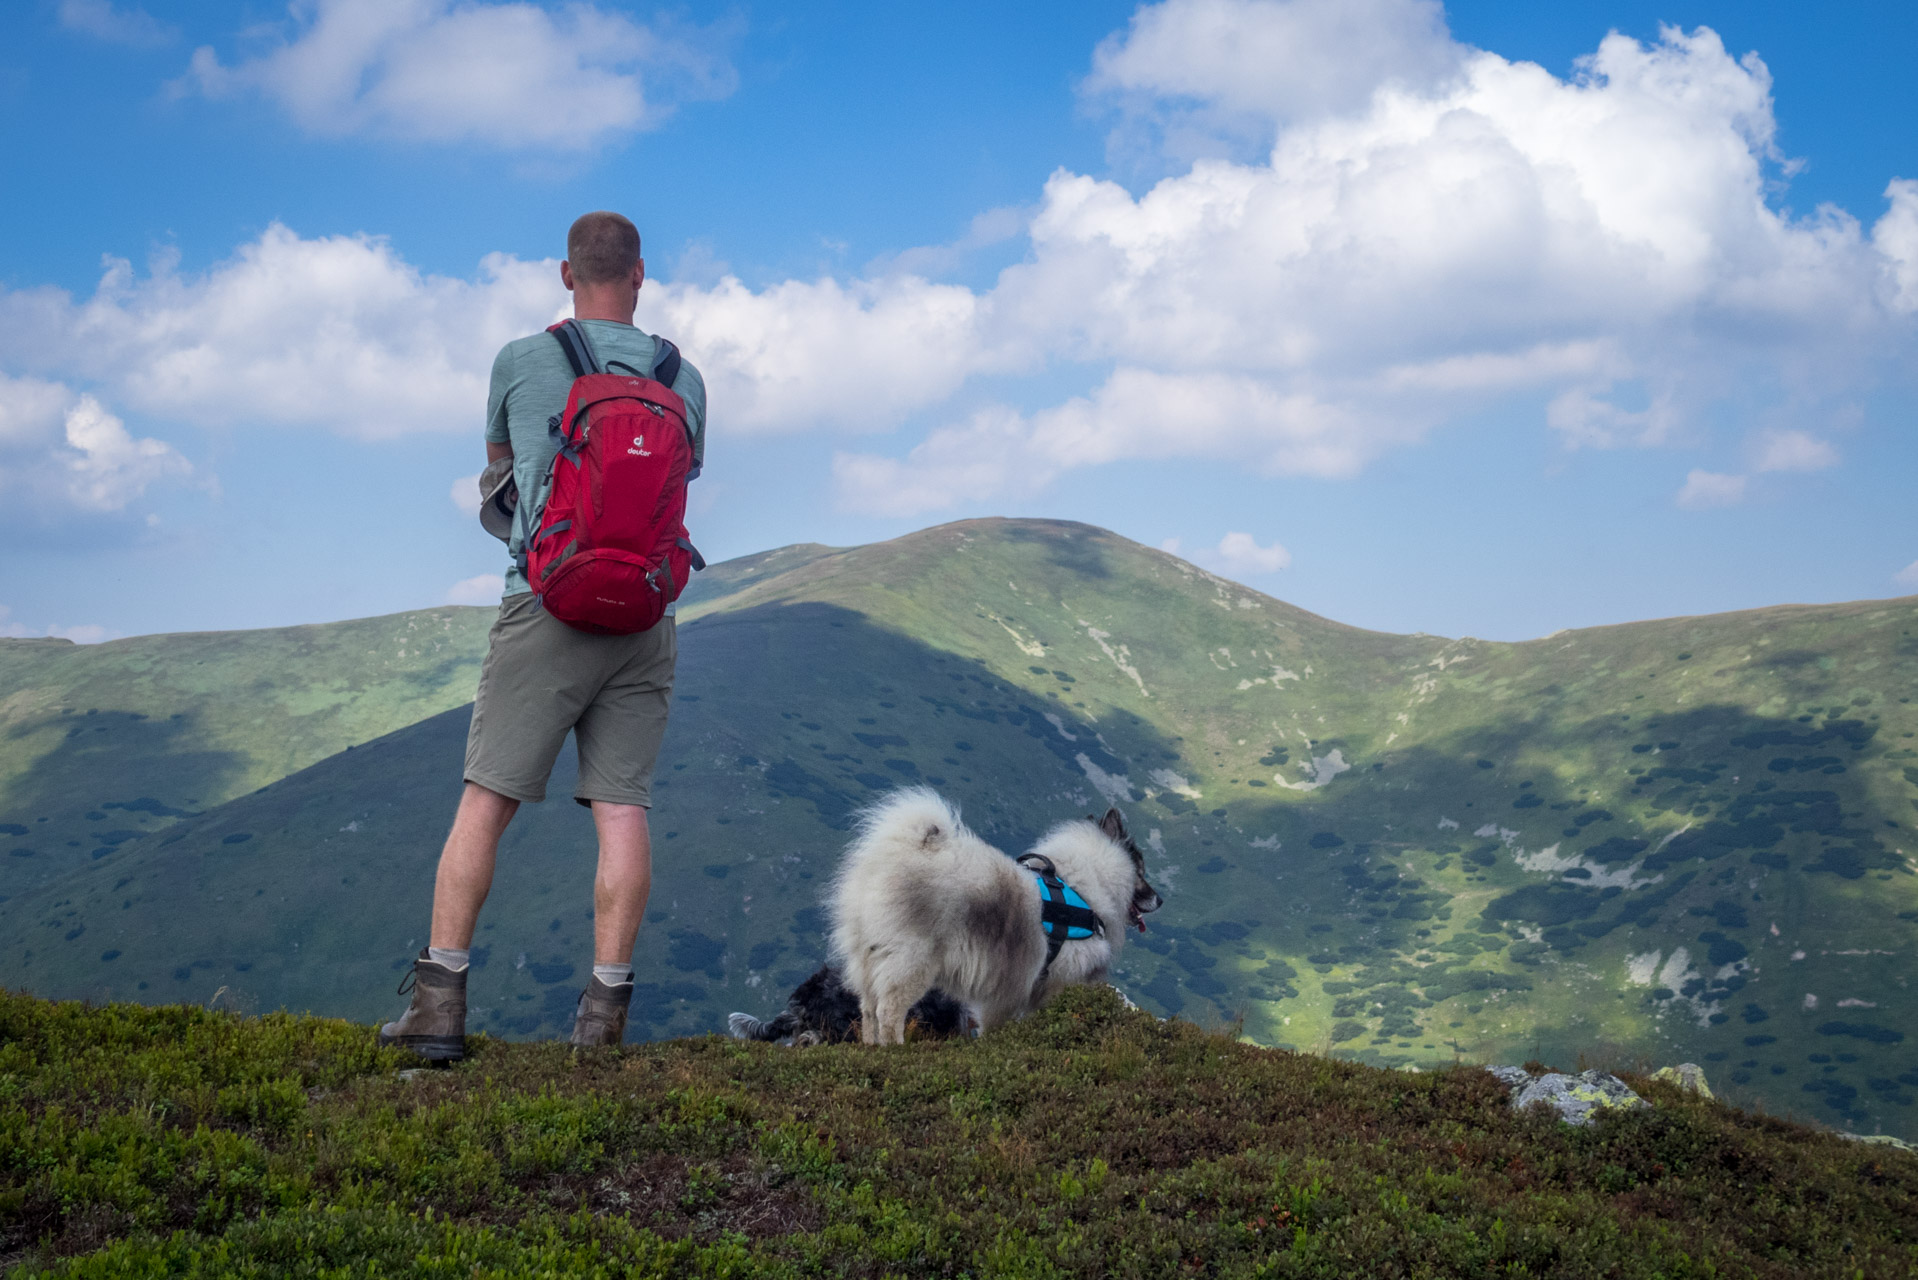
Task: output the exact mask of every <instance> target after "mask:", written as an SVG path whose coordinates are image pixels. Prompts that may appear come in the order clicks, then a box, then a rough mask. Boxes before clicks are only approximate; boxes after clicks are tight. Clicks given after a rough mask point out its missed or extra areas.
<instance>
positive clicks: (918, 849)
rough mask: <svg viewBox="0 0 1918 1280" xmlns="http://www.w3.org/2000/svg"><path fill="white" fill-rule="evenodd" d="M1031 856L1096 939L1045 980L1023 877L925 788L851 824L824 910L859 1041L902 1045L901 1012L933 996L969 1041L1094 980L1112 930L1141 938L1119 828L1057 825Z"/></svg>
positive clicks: (1133, 863)
mask: <svg viewBox="0 0 1918 1280" xmlns="http://www.w3.org/2000/svg"><path fill="white" fill-rule="evenodd" d="M1032 852H1033V853H1035V854H1043V855H1044V856H1045V857H1047V858H1049V859H1051V861H1052V864H1053V866H1054V867H1056V868H1057V870H1058V873H1059V875H1060V876H1061V877H1062V878H1063V879H1064V880H1065V881H1066V882H1067V883H1068V884H1070V885H1071V886H1072V887H1073V888H1074V889H1076V890H1078V891H1079V893H1080V894H1081V895H1082V896H1083V897H1084V898H1085V900H1086V902H1087V904H1088V905H1090V906H1091V908H1092V909H1093V910H1094V911H1096V912H1097V913H1098V914H1099V917H1100V919H1101V920H1102V921H1103V922H1104V924H1105V926H1106V927H1105V932H1104V934H1103V936H1095V937H1091V938H1085V939H1080V940H1076V941H1072V942H1068V943H1066V944H1065V946H1064V947H1063V948H1062V949H1061V951H1060V952H1059V956H1058V958H1057V959H1056V960H1055V961H1054V962H1053V965H1052V968H1051V970H1050V971H1046V968H1045V965H1046V938H1045V934H1044V932H1043V930H1042V929H1041V926H1040V904H1039V894H1038V890H1037V887H1036V886H1035V884H1034V883H1033V873H1032V872H1031V871H1030V870H1028V869H1026V868H1024V867H1021V866H1020V865H1019V864H1018V863H1016V862H1014V861H1013V860H1012V859H1011V858H1009V857H1007V856H1006V855H1005V854H1004V853H1001V852H1000V851H999V850H998V849H995V848H993V847H992V846H991V845H989V844H987V843H986V842H985V841H984V840H981V839H980V838H979V837H978V836H976V835H974V834H973V833H972V832H971V831H969V830H967V828H966V826H965V824H963V823H962V822H960V820H959V814H958V812H957V811H956V810H954V809H953V807H952V806H951V805H950V804H948V803H947V802H946V801H945V800H944V799H942V798H940V797H939V796H938V795H937V794H935V793H934V792H932V791H930V790H927V789H925V788H913V789H911V790H906V791H900V792H897V793H895V794H894V795H893V796H891V797H890V798H888V799H887V800H885V801H883V802H881V803H880V804H879V805H878V806H876V807H875V808H873V809H871V810H869V811H868V812H867V813H866V814H864V815H863V817H862V818H861V820H860V824H859V834H858V837H857V838H856V839H855V840H854V841H853V843H852V847H851V848H849V849H848V850H847V851H846V857H845V860H844V862H843V863H841V865H840V869H839V875H838V877H837V879H836V880H835V881H834V884H833V890H832V898H831V907H832V915H833V932H832V940H833V951H834V955H835V957H836V959H837V961H838V963H839V965H840V967H841V971H842V972H843V974H844V975H845V981H846V984H847V985H848V986H850V987H851V988H852V989H853V990H854V991H856V992H858V994H859V1025H860V1039H861V1040H862V1041H864V1042H865V1043H867V1044H898V1043H902V1042H903V1041H904V1039H905V1029H906V1013H907V1010H908V1009H909V1008H911V1006H912V1005H913V1004H914V1002H915V1001H917V1000H918V999H919V997H921V996H922V995H924V994H925V993H926V992H927V991H928V990H930V989H931V988H933V987H938V988H940V989H941V990H943V991H945V992H946V993H947V994H948V995H950V996H952V997H954V998H955V999H957V1000H960V1001H963V1002H964V1003H965V1004H966V1005H967V1006H969V1007H970V1008H971V1009H972V1010H973V1011H974V1014H975V1016H976V1017H977V1018H978V1022H979V1026H980V1030H981V1031H982V1032H983V1031H991V1030H992V1029H993V1028H995V1027H998V1026H1000V1025H1002V1024H1004V1023H1006V1022H1008V1021H1010V1020H1011V1019H1013V1018H1016V1017H1019V1016H1020V1015H1021V1014H1024V1013H1026V1012H1028V1011H1029V1010H1031V1009H1034V1008H1036V1007H1038V1005H1040V1004H1041V1003H1043V1002H1044V1001H1045V1000H1046V999H1048V998H1049V997H1050V996H1051V995H1052V994H1053V993H1054V992H1056V991H1058V990H1059V989H1060V988H1061V987H1064V986H1066V985H1068V984H1070V983H1074V982H1098V981H1102V980H1103V979H1104V978H1105V975H1106V973H1107V971H1108V970H1109V969H1110V968H1111V966H1112V961H1113V958H1114V957H1115V956H1116V955H1117V954H1118V952H1119V948H1120V947H1122V946H1123V945H1124V943H1125V937H1124V930H1125V925H1126V923H1127V922H1128V921H1130V922H1131V923H1133V924H1136V925H1138V926H1139V927H1140V928H1142V929H1143V928H1144V924H1143V921H1142V917H1143V915H1144V913H1145V912H1148V911H1154V910H1157V909H1158V907H1159V902H1160V900H1159V895H1158V894H1157V893H1156V892H1154V891H1153V889H1152V886H1151V885H1149V884H1147V883H1146V881H1145V873H1144V865H1143V859H1142V857H1141V855H1140V853H1139V850H1138V847H1137V846H1136V845H1134V844H1132V842H1131V840H1130V839H1128V838H1127V837H1126V834H1125V823H1124V821H1123V819H1121V818H1120V816H1119V813H1118V811H1117V810H1111V811H1109V812H1108V813H1107V814H1106V816H1105V818H1104V819H1103V820H1101V821H1099V822H1093V821H1091V820H1085V821H1075V822H1067V823H1062V824H1060V825H1059V826H1057V827H1055V828H1053V830H1052V831H1051V832H1049V833H1048V834H1047V835H1046V836H1045V838H1044V839H1042V840H1041V841H1040V842H1039V843H1038V845H1036V846H1035V847H1034V849H1033V851H1032ZM1042 972H1044V974H1045V977H1044V981H1043V983H1042V982H1041V980H1040V976H1041V973H1042Z"/></svg>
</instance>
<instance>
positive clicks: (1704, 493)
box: [1675, 468, 1745, 511]
mask: <svg viewBox="0 0 1918 1280" xmlns="http://www.w3.org/2000/svg"><path fill="white" fill-rule="evenodd" d="M1744 500H1745V477H1744V476H1734V475H1726V474H1724V473H1723V472H1718V471H1700V470H1697V469H1696V468H1694V469H1693V470H1692V471H1690V472H1688V473H1687V474H1686V476H1685V484H1684V486H1683V487H1682V488H1680V489H1679V491H1678V497H1677V498H1676V499H1675V501H1677V503H1678V505H1679V506H1681V507H1688V508H1690V509H1691V510H1694V511H1702V510H1705V509H1707V508H1709V507H1730V506H1736V505H1737V504H1738V503H1740V502H1743V501H1744Z"/></svg>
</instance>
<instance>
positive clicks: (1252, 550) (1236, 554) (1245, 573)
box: [1202, 533, 1292, 578]
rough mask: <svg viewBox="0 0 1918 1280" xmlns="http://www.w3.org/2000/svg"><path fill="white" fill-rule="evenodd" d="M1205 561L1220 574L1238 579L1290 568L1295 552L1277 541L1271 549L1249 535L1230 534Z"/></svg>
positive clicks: (1220, 540)
mask: <svg viewBox="0 0 1918 1280" xmlns="http://www.w3.org/2000/svg"><path fill="white" fill-rule="evenodd" d="M1202 560H1203V561H1204V562H1205V563H1207V564H1208V565H1209V566H1210V567H1212V568H1215V569H1217V570H1218V571H1219V572H1220V573H1223V574H1226V575H1227V576H1229V577H1234V578H1238V577H1249V576H1251V575H1254V574H1262V573H1277V572H1278V571H1279V570H1281V569H1285V568H1289V567H1290V566H1291V564H1292V553H1291V552H1290V551H1287V550H1286V549H1285V548H1284V547H1283V546H1281V545H1279V544H1278V543H1276V542H1274V543H1273V544H1272V545H1271V546H1269V547H1268V546H1262V545H1260V543H1259V541H1258V540H1257V539H1256V538H1254V537H1253V536H1252V535H1251V534H1249V533H1228V534H1226V535H1225V537H1223V538H1221V539H1219V545H1218V547H1217V548H1215V549H1214V550H1213V551H1212V553H1211V554H1210V555H1209V556H1207V557H1202Z"/></svg>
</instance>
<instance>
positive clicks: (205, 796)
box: [0, 608, 492, 894]
mask: <svg viewBox="0 0 1918 1280" xmlns="http://www.w3.org/2000/svg"><path fill="white" fill-rule="evenodd" d="M491 624H492V610H490V609H456V608H447V609H428V610H422V611H419V612H416V613H401V614H395V615H393V616H391V617H386V618H364V619H360V620H358V621H354V622H339V623H331V624H328V625H324V626H305V627H282V628H276V629H273V630H264V631H229V632H198V633H191V634H181V635H160V636H140V637H136V638H134V639H130V640H116V641H112V642H111V643H108V644H100V645H86V646H82V645H75V644H70V643H68V642H66V641H62V640H0V852H4V853H5V854H6V855H8V856H7V858H6V861H5V864H4V865H5V873H6V874H5V883H4V884H0V893H8V894H11V893H15V892H17V891H18V890H19V889H20V888H21V887H23V886H26V885H31V884H34V883H39V882H44V881H46V880H49V879H52V878H57V877H58V876H60V875H63V874H66V873H68V872H70V871H72V870H74V869H75V868H76V867H78V866H80V865H83V864H85V863H87V862H89V861H92V860H94V859H97V858H101V857H105V856H107V854H108V853H110V851H111V850H113V849H114V848H116V847H118V846H119V845H121V844H123V843H125V842H127V841H129V840H133V839H137V838H139V837H140V836H142V835H145V834H147V833H149V832H152V831H156V830H159V829H162V828H164V827H166V826H167V825H168V824H169V823H170V822H171V821H173V820H175V819H177V818H179V817H182V816H184V815H185V814H187V813H192V812H197V811H199V810H202V809H205V808H209V807H211V806H213V805H217V804H220V803H222V802H224V801H227V800H230V799H232V798H233V797H234V796H237V795H242V794H244V793H246V792H248V791H251V790H253V789H254V788H256V787H260V786H263V785H265V784H266V783H268V782H271V781H273V780H274V779H276V778H282V777H285V776H286V775H287V774H289V773H291V772H293V771H294V770H296V769H303V768H305V767H307V766H308V765H311V764H313V763H315V762H316V761H319V760H323V759H325V758H326V757H328V756H330V755H333V754H334V753H335V752H339V751H344V750H346V748H347V747H349V746H351V745H352V744H354V743H356V742H364V741H366V740H367V739H369V738H374V737H378V736H379V735H380V734H383V733H388V732H390V731H392V730H394V729H396V728H399V727H400V726H402V725H407V724H412V723H413V722H415V721H417V720H420V719H422V718H423V717H426V716H430V715H433V714H435V713H436V712H440V711H444V710H446V709H447V708H449V707H457V706H460V705H461V704H463V703H466V702H469V701H471V700H472V697H473V688H474V686H475V685H476V684H477V683H478V680H479V660H480V658H481V657H482V656H483V654H484V653H485V648H486V628H487V627H488V626H490V625H491Z"/></svg>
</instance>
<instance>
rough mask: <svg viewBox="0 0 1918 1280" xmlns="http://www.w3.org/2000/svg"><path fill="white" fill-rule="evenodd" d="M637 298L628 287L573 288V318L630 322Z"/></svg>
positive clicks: (618, 322) (637, 303) (636, 304)
mask: <svg viewBox="0 0 1918 1280" xmlns="http://www.w3.org/2000/svg"><path fill="white" fill-rule="evenodd" d="M638 305H639V299H638V298H637V297H636V296H635V294H634V292H633V291H632V290H630V289H605V290H600V289H581V288H579V287H578V286H575V287H574V289H573V319H575V320H611V321H613V322H614V323H616V324H631V323H632V322H633V312H634V310H635V309H636V308H637V307H638Z"/></svg>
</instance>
